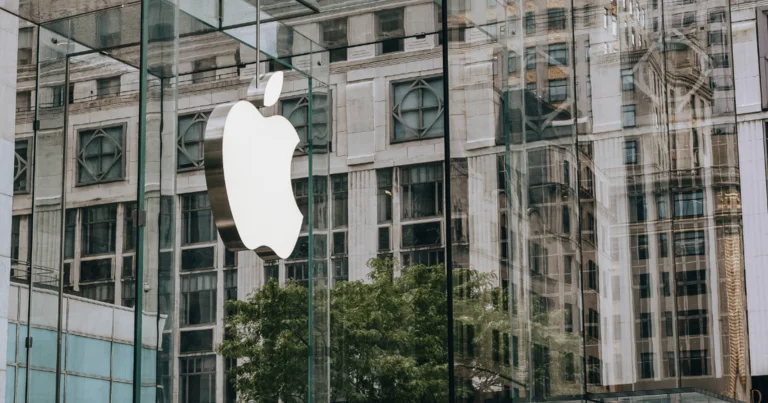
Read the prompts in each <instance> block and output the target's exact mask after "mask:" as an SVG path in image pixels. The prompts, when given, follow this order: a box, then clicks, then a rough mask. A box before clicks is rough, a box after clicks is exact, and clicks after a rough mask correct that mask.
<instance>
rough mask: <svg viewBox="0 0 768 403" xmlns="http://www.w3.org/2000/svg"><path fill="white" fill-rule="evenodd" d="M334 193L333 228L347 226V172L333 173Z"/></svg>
mask: <svg viewBox="0 0 768 403" xmlns="http://www.w3.org/2000/svg"><path fill="white" fill-rule="evenodd" d="M331 191H332V193H333V228H339V227H346V226H347V215H348V214H349V213H348V197H349V196H348V195H349V190H348V184H347V174H338V175H331Z"/></svg>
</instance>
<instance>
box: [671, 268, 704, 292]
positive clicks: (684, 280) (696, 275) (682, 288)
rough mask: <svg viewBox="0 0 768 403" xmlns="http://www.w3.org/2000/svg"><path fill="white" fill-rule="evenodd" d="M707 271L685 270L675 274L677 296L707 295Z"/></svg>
mask: <svg viewBox="0 0 768 403" xmlns="http://www.w3.org/2000/svg"><path fill="white" fill-rule="evenodd" d="M706 276H707V271H706V269H700V270H687V271H681V272H677V273H675V277H676V278H677V296H678V297H686V296H691V295H703V294H706V293H707V278H706Z"/></svg>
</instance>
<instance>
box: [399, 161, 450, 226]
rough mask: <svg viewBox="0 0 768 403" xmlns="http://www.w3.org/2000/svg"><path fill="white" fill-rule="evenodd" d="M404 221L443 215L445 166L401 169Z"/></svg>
mask: <svg viewBox="0 0 768 403" xmlns="http://www.w3.org/2000/svg"><path fill="white" fill-rule="evenodd" d="M400 186H401V201H400V205H401V209H402V217H403V219H412V218H423V217H435V216H440V215H442V214H443V164H442V163H440V162H439V163H430V164H423V165H412V166H407V167H401V168H400Z"/></svg>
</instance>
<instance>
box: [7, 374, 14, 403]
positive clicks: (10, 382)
mask: <svg viewBox="0 0 768 403" xmlns="http://www.w3.org/2000/svg"><path fill="white" fill-rule="evenodd" d="M15 389H16V367H8V368H7V369H6V372H5V403H13V402H14V400H13V399H14V397H15V396H16V395H15V392H16V390H15Z"/></svg>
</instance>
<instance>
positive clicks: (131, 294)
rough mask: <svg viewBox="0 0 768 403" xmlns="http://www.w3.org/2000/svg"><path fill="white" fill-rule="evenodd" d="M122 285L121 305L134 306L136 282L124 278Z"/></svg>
mask: <svg viewBox="0 0 768 403" xmlns="http://www.w3.org/2000/svg"><path fill="white" fill-rule="evenodd" d="M122 287H123V288H122V296H121V299H122V301H120V305H122V306H124V307H127V308H133V307H134V306H135V305H136V282H135V281H125V280H123V283H122Z"/></svg>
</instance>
